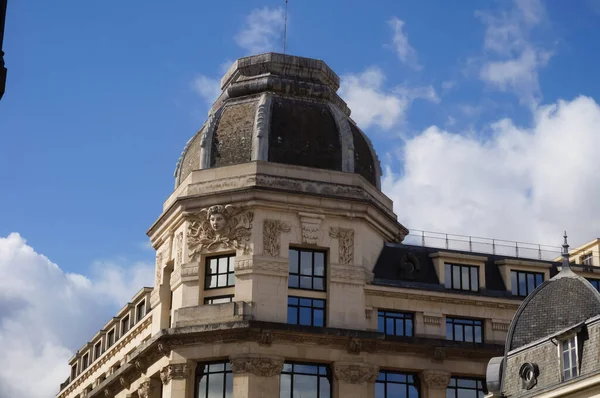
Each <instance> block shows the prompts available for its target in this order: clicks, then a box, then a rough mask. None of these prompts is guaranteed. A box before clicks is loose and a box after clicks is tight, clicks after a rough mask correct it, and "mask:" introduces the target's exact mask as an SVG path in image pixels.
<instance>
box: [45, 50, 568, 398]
mask: <svg viewBox="0 0 600 398" xmlns="http://www.w3.org/2000/svg"><path fill="white" fill-rule="evenodd" d="M338 88H339V78H338V76H337V75H336V74H335V73H334V72H333V71H332V70H331V69H330V68H329V67H328V66H327V65H326V64H325V63H323V62H322V61H319V60H314V59H307V58H300V57H294V56H289V55H282V54H273V53H268V54H261V55H257V56H252V57H247V58H241V59H239V60H237V61H236V62H235V63H234V64H233V66H232V67H231V68H230V70H229V71H228V72H227V73H226V75H225V76H224V77H223V79H222V90H223V91H222V94H221V95H220V97H219V98H218V99H217V100H216V102H215V104H214V106H213V107H212V109H211V111H210V113H209V118H208V121H207V122H206V123H205V125H204V126H203V127H202V128H201V129H200V131H199V132H198V133H197V134H196V135H195V136H194V137H192V139H190V141H189V142H188V143H187V145H186V146H185V149H184V151H183V153H182V156H181V159H180V160H179V162H178V164H177V168H176V171H175V180H176V184H175V189H174V191H173V193H172V194H171V196H170V197H169V198H168V199H167V200H166V202H165V203H164V206H163V212H162V214H161V215H160V216H159V218H158V220H157V221H156V222H155V223H154V224H153V225H152V226H151V227H150V230H149V231H148V235H149V237H150V239H151V241H152V245H153V247H154V248H155V249H156V273H155V283H154V286H153V287H152V288H145V289H143V290H141V291H140V292H139V293H138V294H137V295H136V296H135V297H134V299H133V300H132V302H131V303H130V304H128V305H127V306H125V307H124V308H123V309H122V310H121V312H120V313H119V314H118V315H117V316H116V317H115V318H114V319H112V320H111V321H109V322H108V323H107V325H106V326H105V327H104V328H103V329H102V330H101V331H100V332H99V333H98V334H97V335H96V336H94V338H92V340H91V341H90V342H89V343H88V344H86V345H85V346H84V347H82V348H81V349H80V350H78V352H77V353H76V355H75V356H74V357H73V358H72V359H71V361H70V364H71V366H72V372H71V376H70V377H69V379H68V380H67V381H66V382H65V383H64V384H63V385H62V386H61V390H60V392H59V393H58V395H57V396H58V397H59V398H74V397H77V398H83V397H117V398H125V397H144V398H146V397H152V398H158V397H163V398H196V397H197V398H206V397H211V398H212V397H220V398H224V397H235V398H270V397H282V398H283V397H286V398H287V397H289V398H300V397H304V398H306V397H315V398H316V397H318V398H329V397H338V398H342V397H357V398H373V397H377V398H383V397H388V398H391V397H410V398H413V397H425V398H442V397H453V398H458V397H461V398H462V397H481V396H483V395H484V392H485V374H486V366H487V363H488V361H489V360H490V358H492V357H497V356H499V355H501V354H502V353H503V343H504V341H505V339H506V336H507V331H508V328H509V325H510V322H511V319H512V318H513V316H514V314H515V311H516V310H517V308H518V307H519V304H520V303H521V301H522V299H523V298H524V297H525V296H527V294H528V293H529V292H531V291H532V290H533V289H534V288H535V287H536V286H538V285H539V284H541V283H542V282H543V281H547V280H548V279H550V277H551V276H553V275H554V274H555V273H556V272H557V264H556V263H553V262H546V261H541V260H525V259H522V258H516V257H510V256H500V255H495V254H485V253H473V252H465V251H457V250H449V249H439V248H434V247H422V246H415V245H407V244H403V243H402V241H403V240H404V238H405V237H406V235H407V234H408V232H409V231H408V230H407V229H406V228H405V227H404V226H403V225H402V224H400V223H399V222H398V220H397V216H396V214H395V213H394V211H393V208H392V202H391V200H390V199H389V198H388V197H386V196H385V195H384V194H383V193H382V192H381V190H380V177H381V167H380V165H379V161H378V158H377V155H376V153H375V151H374V150H373V147H372V145H371V143H370V141H369V139H368V138H367V137H366V135H365V134H364V133H363V132H362V131H361V130H360V129H359V128H358V126H357V125H356V124H355V123H354V122H353V121H352V119H351V118H350V117H349V116H350V111H349V109H348V107H347V106H346V104H345V103H344V101H343V100H342V99H341V98H340V97H339V96H338V95H337V94H336V92H337V90H338ZM400 216H401V215H400ZM96 347H98V348H96Z"/></svg>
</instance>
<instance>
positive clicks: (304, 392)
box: [293, 374, 317, 398]
mask: <svg viewBox="0 0 600 398" xmlns="http://www.w3.org/2000/svg"><path fill="white" fill-rule="evenodd" d="M293 387H294V397H306V398H317V378H316V377H315V376H307V375H299V374H296V375H294V386H293Z"/></svg>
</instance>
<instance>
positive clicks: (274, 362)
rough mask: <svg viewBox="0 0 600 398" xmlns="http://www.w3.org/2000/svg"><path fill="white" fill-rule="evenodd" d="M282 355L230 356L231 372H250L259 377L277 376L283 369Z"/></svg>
mask: <svg viewBox="0 0 600 398" xmlns="http://www.w3.org/2000/svg"><path fill="white" fill-rule="evenodd" d="M283 361H284V358H283V357H276V356H255V355H242V356H235V357H232V358H230V362H231V370H232V371H233V373H252V374H254V375H256V376H260V377H273V376H277V375H278V374H280V373H281V371H282V370H283Z"/></svg>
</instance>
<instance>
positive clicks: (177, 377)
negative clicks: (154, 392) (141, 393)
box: [160, 362, 194, 398]
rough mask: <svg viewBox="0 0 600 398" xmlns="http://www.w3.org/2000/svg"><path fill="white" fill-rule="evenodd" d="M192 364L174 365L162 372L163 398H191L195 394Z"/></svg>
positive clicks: (166, 367)
mask: <svg viewBox="0 0 600 398" xmlns="http://www.w3.org/2000/svg"><path fill="white" fill-rule="evenodd" d="M193 377H194V375H193V372H192V364H191V363H188V362H184V363H172V364H169V365H167V366H165V367H164V368H162V369H161V370H160V379H161V381H162V384H163V387H162V389H163V395H162V396H163V398H189V397H191V395H192V393H193V384H194V383H193V381H192V380H193Z"/></svg>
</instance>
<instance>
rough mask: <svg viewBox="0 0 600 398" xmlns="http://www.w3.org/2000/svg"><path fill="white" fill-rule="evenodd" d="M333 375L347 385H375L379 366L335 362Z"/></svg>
mask: <svg viewBox="0 0 600 398" xmlns="http://www.w3.org/2000/svg"><path fill="white" fill-rule="evenodd" d="M333 374H334V375H335V377H336V378H337V379H338V380H341V381H343V382H345V383H349V384H362V383H375V380H377V376H378V375H379V366H376V365H370V364H366V363H346V362H335V363H334V364H333Z"/></svg>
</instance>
